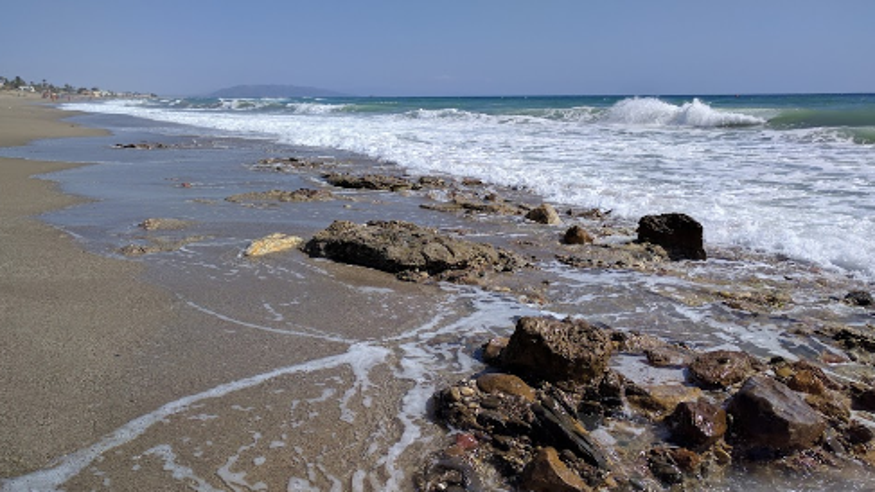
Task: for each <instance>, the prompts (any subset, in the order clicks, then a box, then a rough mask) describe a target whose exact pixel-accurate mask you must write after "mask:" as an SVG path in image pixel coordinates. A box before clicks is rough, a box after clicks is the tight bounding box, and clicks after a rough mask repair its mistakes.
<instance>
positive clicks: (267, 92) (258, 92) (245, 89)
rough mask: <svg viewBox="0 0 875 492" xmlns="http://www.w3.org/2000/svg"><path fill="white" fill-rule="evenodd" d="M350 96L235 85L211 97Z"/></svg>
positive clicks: (295, 88) (315, 90)
mask: <svg viewBox="0 0 875 492" xmlns="http://www.w3.org/2000/svg"><path fill="white" fill-rule="evenodd" d="M347 95H348V94H342V93H340V92H334V91H329V90H326V89H320V88H318V87H302V86H297V85H235V86H234V87H228V88H225V89H219V90H217V91H216V92H213V93H212V94H210V95H209V97H228V98H237V97H246V98H256V97H277V98H280V97H341V96H347Z"/></svg>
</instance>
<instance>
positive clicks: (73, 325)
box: [0, 96, 170, 477]
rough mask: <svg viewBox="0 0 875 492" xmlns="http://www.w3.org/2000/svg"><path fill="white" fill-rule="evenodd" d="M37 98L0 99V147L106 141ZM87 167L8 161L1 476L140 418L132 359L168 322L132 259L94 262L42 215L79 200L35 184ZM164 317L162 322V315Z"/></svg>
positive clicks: (1, 194)
mask: <svg viewBox="0 0 875 492" xmlns="http://www.w3.org/2000/svg"><path fill="white" fill-rule="evenodd" d="M39 101H40V100H39V99H38V98H21V97H3V96H0V135H2V137H0V146H10V147H11V146H21V145H25V144H26V143H27V142H30V141H32V140H35V139H42V138H74V137H86V136H97V135H105V134H106V133H107V132H105V131H102V130H95V129H89V128H83V127H79V126H77V125H73V124H71V123H68V122H66V121H63V119H64V118H67V117H70V116H72V115H71V113H69V112H64V111H60V110H57V109H54V108H50V107H46V106H43V105H39ZM79 166H81V165H80V164H71V163H63V162H40V161H30V160H22V159H11V158H0V238H2V240H0V313H2V318H0V327H2V328H0V329H2V332H3V334H2V342H0V346H2V357H0V360H2V362H0V364H2V368H0V374H2V376H0V378H2V381H0V386H2V387H3V388H4V392H5V396H4V398H3V401H2V403H0V405H2V409H0V428H3V429H4V431H3V432H2V433H0V449H2V452H0V477H11V476H17V475H21V474H22V473H25V472H29V471H33V470H35V469H39V468H41V467H44V466H46V465H47V464H49V463H50V461H51V460H53V459H55V458H57V457H58V456H61V455H63V454H66V453H69V452H72V451H75V450H76V449H79V448H81V447H82V446H83V445H86V444H88V443H89V442H91V441H93V440H94V439H95V438H97V437H99V436H100V435H102V434H104V433H106V432H108V431H110V430H112V429H113V428H115V427H117V426H118V425H120V424H121V423H123V422H125V421H127V420H130V418H133V417H135V416H136V415H137V414H138V413H139V411H138V408H137V407H138V405H137V404H136V403H134V402H133V401H132V400H130V399H129V398H124V397H122V396H121V395H124V394H125V393H128V392H129V391H128V389H127V388H128V383H127V382H126V379H127V378H128V377H130V376H131V375H132V372H135V371H132V368H131V367H130V366H129V365H130V360H129V357H126V356H129V355H130V354H131V353H132V352H133V351H134V350H135V349H136V348H137V347H138V346H141V345H142V344H144V343H147V342H148V340H149V336H150V335H149V333H150V332H151V331H153V330H154V328H155V327H156V326H158V325H159V324H160V323H161V322H162V320H163V316H166V315H168V314H169V313H168V312H167V311H168V310H167V308H166V306H167V305H168V304H169V301H170V300H169V298H168V296H167V293H165V292H161V291H160V289H156V288H154V287H148V286H146V285H144V284H143V283H141V282H140V281H139V280H138V277H139V275H140V274H141V271H142V268H141V267H140V266H139V265H136V264H133V263H131V262H125V261H119V260H114V259H110V258H103V257H98V256H96V255H93V254H91V253H87V252H86V251H84V250H83V249H82V248H81V247H80V246H79V245H77V244H76V243H75V240H74V239H73V238H72V237H70V236H69V235H68V234H65V233H63V232H62V231H59V230H57V229H55V228H53V227H51V226H49V225H47V224H45V223H43V222H41V221H40V220H39V218H38V217H37V216H38V215H39V214H41V213H44V212H46V211H49V210H55V209H60V208H65V207H69V206H73V205H75V204H77V203H82V202H83V200H84V199H82V198H78V197H72V196H68V195H64V194H63V193H61V192H59V191H58V189H57V185H56V184H55V183H54V182H51V181H47V180H43V179H39V178H37V177H35V176H36V175H41V174H45V173H51V172H56V171H60V170H65V169H73V168H76V167H79ZM159 313H160V315H157V316H156V314H159Z"/></svg>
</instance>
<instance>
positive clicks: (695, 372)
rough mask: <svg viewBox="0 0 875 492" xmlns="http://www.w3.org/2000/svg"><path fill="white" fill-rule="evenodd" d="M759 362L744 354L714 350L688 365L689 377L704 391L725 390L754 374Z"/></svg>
mask: <svg viewBox="0 0 875 492" xmlns="http://www.w3.org/2000/svg"><path fill="white" fill-rule="evenodd" d="M759 366H760V364H759V362H758V361H757V360H756V359H754V358H753V357H752V356H750V355H748V354H746V353H744V352H736V351H731V350H716V351H713V352H706V353H704V354H701V355H699V356H698V357H696V359H695V360H694V361H693V363H692V364H690V375H691V376H693V378H694V381H695V382H697V383H699V384H700V385H702V387H704V388H706V389H716V388H727V387H729V386H732V385H733V384H736V383H740V382H742V381H744V380H745V379H746V378H748V377H749V376H751V375H752V374H754V372H756V370H757V368H758V367H759Z"/></svg>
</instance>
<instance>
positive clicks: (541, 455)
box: [520, 447, 591, 492]
mask: <svg viewBox="0 0 875 492" xmlns="http://www.w3.org/2000/svg"><path fill="white" fill-rule="evenodd" d="M520 489H522V490H528V491H532V492H582V491H587V490H591V489H590V487H589V485H587V483H586V482H584V481H583V479H582V478H580V476H578V475H577V474H576V473H574V471H572V470H571V469H570V468H568V466H566V465H565V463H563V462H562V460H561V459H560V458H559V453H557V452H556V449H555V448H552V447H546V448H541V449H539V450H538V452H537V453H535V457H534V458H533V459H532V461H531V462H530V463H529V464H528V465H527V466H526V469H525V471H523V475H522V480H521V482H520Z"/></svg>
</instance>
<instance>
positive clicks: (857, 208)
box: [67, 98, 875, 279]
mask: <svg viewBox="0 0 875 492" xmlns="http://www.w3.org/2000/svg"><path fill="white" fill-rule="evenodd" d="M67 107H69V108H71V109H80V110H85V111H95V112H103V113H114V114H130V115H133V116H139V117H143V118H148V119H152V120H157V121H167V122H174V123H181V124H185V125H193V126H198V127H202V128H210V129H214V130H216V131H219V132H230V133H231V134H233V135H236V136H250V137H252V138H268V139H273V140H277V141H279V142H282V143H288V144H293V145H307V146H315V147H332V148H339V149H344V150H349V151H354V152H359V153H362V154H365V155H368V156H371V157H374V158H377V159H385V160H387V161H392V162H397V163H399V164H401V165H402V166H404V167H407V168H409V169H411V170H412V171H413V172H414V173H421V174H433V173H449V174H454V175H460V176H470V177H474V178H480V179H483V180H486V181H491V182H495V183H497V184H502V185H508V186H518V187H523V188H527V189H531V190H533V191H535V192H537V193H540V194H542V195H544V196H545V198H546V199H547V200H549V201H552V202H558V203H567V204H570V205H573V206H577V207H586V208H591V207H599V208H604V209H611V210H613V211H614V214H615V215H617V216H621V217H628V218H630V219H633V220H637V218H639V217H641V216H642V215H645V214H651V213H663V212H685V213H688V214H690V215H692V216H693V217H694V218H696V219H697V220H699V221H700V222H702V223H703V225H704V226H705V238H706V241H707V242H709V243H713V244H717V245H725V246H742V247H748V248H755V249H762V250H765V251H770V252H775V253H782V254H787V255H789V256H791V257H794V258H799V259H803V260H808V261H814V262H816V263H818V264H821V265H823V266H826V267H830V268H841V269H844V270H846V271H849V272H852V273H856V274H859V275H861V276H864V277H868V278H870V279H873V278H875V249H873V248H870V247H868V245H870V244H872V243H873V242H875V213H873V211H875V168H873V166H871V146H865V145H857V144H853V143H851V142H849V141H847V138H846V137H842V138H838V137H836V136H835V133H836V132H834V131H830V132H827V133H828V135H827V134H825V133H824V131H823V129H818V128H814V129H800V130H775V129H771V128H768V127H765V126H763V123H764V122H765V121H766V120H765V118H764V115H763V113H762V111H760V112H756V111H754V110H746V111H743V110H734V111H725V110H720V109H715V108H713V107H711V106H709V105H708V104H706V103H705V102H703V101H700V100H693V101H691V102H687V103H684V104H680V105H675V104H671V103H668V102H665V101H663V100H660V99H655V98H631V99H625V100H622V101H619V102H618V103H616V104H615V105H614V106H612V107H610V108H608V109H606V110H594V109H592V108H576V109H574V108H573V109H570V110H559V109H555V110H552V111H554V112H558V113H562V112H563V111H566V112H569V114H575V111H577V112H578V113H579V114H580V115H588V116H581V118H579V119H574V117H571V116H569V117H567V118H566V117H558V118H557V117H550V116H549V115H547V116H545V115H543V114H541V115H540V116H535V115H531V114H517V115H488V114H484V113H475V112H471V111H464V110H461V109H456V108H445V109H430V110H418V111H411V112H408V113H401V114H392V113H362V112H358V113H357V112H342V111H341V112H327V113H319V114H313V112H310V113H307V114H299V113H292V112H288V113H282V114H278V113H271V114H264V113H259V114H257V115H256V114H252V113H247V112H240V111H237V112H234V111H211V112H208V111H184V110H176V109H173V108H166V107H165V108H159V107H154V106H150V105H148V104H146V103H143V102H125V101H113V102H108V103H106V104H93V103H92V104H85V103H79V104H70V105H67ZM316 113H318V112H316ZM547 113H549V111H547ZM739 127H741V128H739Z"/></svg>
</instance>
